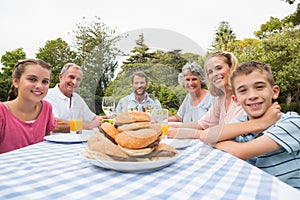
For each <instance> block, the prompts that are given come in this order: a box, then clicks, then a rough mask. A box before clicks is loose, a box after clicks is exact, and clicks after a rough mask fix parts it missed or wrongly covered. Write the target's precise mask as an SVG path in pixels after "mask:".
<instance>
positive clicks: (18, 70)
mask: <svg viewBox="0 0 300 200" xmlns="http://www.w3.org/2000/svg"><path fill="white" fill-rule="evenodd" d="M32 64H35V65H40V66H41V67H42V68H45V69H48V70H50V71H51V65H50V64H49V63H46V62H45V61H43V60H40V59H24V60H19V61H18V62H17V63H16V64H15V66H14V69H13V73H12V78H15V79H17V80H20V78H21V76H22V74H23V73H24V72H25V70H26V66H28V65H32ZM17 96H18V88H15V86H14V85H13V84H11V87H10V90H9V92H8V97H7V101H11V100H14V99H15V98H17Z"/></svg>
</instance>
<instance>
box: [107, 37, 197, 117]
mask: <svg viewBox="0 0 300 200" xmlns="http://www.w3.org/2000/svg"><path fill="white" fill-rule="evenodd" d="M186 57H187V58H191V57H192V55H191V54H186ZM197 58H198V57H197V55H193V59H197ZM186 62H187V60H186V59H185V58H184V56H183V55H182V54H181V50H173V51H168V52H164V51H162V50H156V51H151V52H150V49H149V47H148V46H147V45H146V44H145V43H144V37H143V35H139V39H138V40H136V46H135V47H134V48H133V50H132V51H131V54H130V55H129V57H128V58H127V60H125V61H124V62H123V65H122V66H121V69H122V70H121V71H120V72H119V74H118V76H117V77H116V79H115V80H114V81H113V82H112V84H110V86H109V87H108V88H107V90H106V91H105V92H106V95H113V96H115V97H116V99H117V100H119V99H120V98H122V97H124V96H126V95H128V94H130V93H131V92H132V85H131V76H132V74H133V72H135V71H143V72H145V73H146V75H147V76H148V80H149V83H148V88H147V92H148V93H152V94H154V95H155V96H156V97H157V98H158V99H159V101H160V102H161V104H162V107H163V108H168V109H169V111H170V114H175V112H176V111H177V109H178V108H179V105H180V104H181V102H182V100H183V98H184V96H185V95H186V91H185V90H184V88H182V87H180V86H179V85H178V74H179V72H180V71H181V68H182V67H183V65H184V64H185V63H186Z"/></svg>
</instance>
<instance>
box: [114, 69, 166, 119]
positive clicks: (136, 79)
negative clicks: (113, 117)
mask: <svg viewBox="0 0 300 200" xmlns="http://www.w3.org/2000/svg"><path fill="white" fill-rule="evenodd" d="M131 84H132V86H133V89H134V91H133V92H132V93H131V94H130V95H128V96H126V97H123V98H122V99H120V101H119V103H118V105H117V108H116V112H117V113H121V112H127V111H133V110H138V111H145V106H148V105H152V106H154V107H155V109H161V105H160V102H159V101H158V100H157V99H152V98H151V97H150V95H149V94H148V93H147V92H146V88H147V85H148V77H147V76H146V74H145V73H144V72H141V71H138V72H135V73H134V74H133V75H132V78H131Z"/></svg>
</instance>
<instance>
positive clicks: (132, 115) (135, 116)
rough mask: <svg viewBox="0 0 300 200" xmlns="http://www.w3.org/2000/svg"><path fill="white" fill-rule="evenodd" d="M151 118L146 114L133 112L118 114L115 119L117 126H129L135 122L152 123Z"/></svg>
mask: <svg viewBox="0 0 300 200" xmlns="http://www.w3.org/2000/svg"><path fill="white" fill-rule="evenodd" d="M150 121H151V117H150V115H149V114H147V113H145V112H139V111H132V112H123V113H120V114H118V116H117V117H116V119H115V122H116V124H118V125H119V124H128V123H133V122H150Z"/></svg>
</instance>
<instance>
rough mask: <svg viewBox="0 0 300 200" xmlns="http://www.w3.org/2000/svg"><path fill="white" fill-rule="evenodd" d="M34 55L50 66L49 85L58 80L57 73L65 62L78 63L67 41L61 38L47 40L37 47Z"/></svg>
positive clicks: (52, 85) (53, 84)
mask: <svg viewBox="0 0 300 200" xmlns="http://www.w3.org/2000/svg"><path fill="white" fill-rule="evenodd" d="M36 57H37V58H39V59H42V60H44V61H46V62H48V63H50V64H51V66H52V77H51V84H50V87H54V86H55V84H56V83H58V82H59V73H60V71H61V68H62V67H63V66H64V65H65V64H66V63H68V62H73V63H77V64H79V65H80V63H78V62H79V60H78V58H77V54H76V52H75V51H72V50H71V47H70V46H69V45H68V43H67V42H66V41H63V40H62V39H61V38H57V39H56V40H48V41H47V42H46V44H45V45H44V47H41V48H39V51H38V53H37V54H36Z"/></svg>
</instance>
